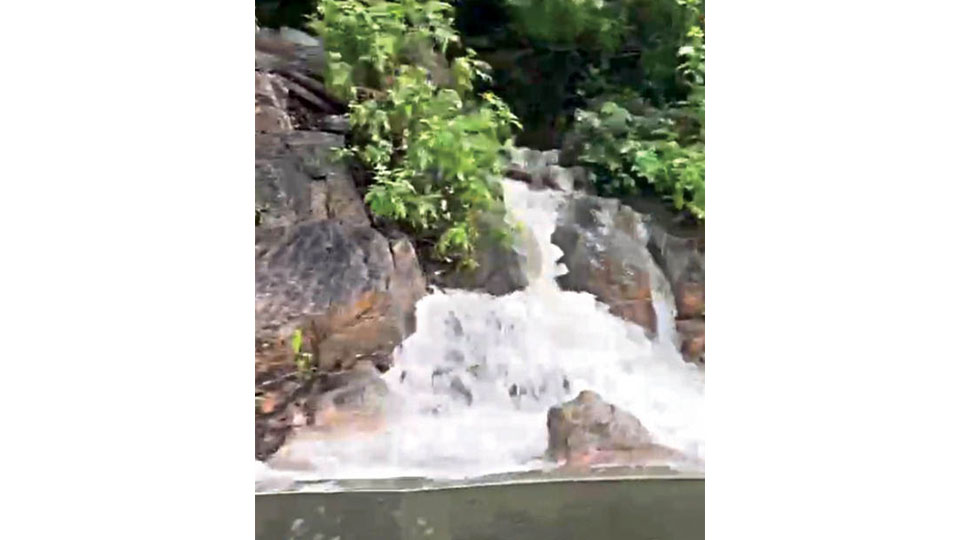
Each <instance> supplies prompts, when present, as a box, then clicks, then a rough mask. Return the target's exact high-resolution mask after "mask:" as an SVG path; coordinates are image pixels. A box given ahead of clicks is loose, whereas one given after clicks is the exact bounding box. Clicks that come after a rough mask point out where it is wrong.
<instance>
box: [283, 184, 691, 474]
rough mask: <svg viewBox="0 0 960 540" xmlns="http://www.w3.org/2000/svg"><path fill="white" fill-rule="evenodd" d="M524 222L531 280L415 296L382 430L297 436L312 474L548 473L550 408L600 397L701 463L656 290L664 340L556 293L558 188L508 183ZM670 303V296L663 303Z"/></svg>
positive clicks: (684, 383)
mask: <svg viewBox="0 0 960 540" xmlns="http://www.w3.org/2000/svg"><path fill="white" fill-rule="evenodd" d="M504 191H505V201H506V204H507V207H508V209H509V211H510V215H511V219H513V220H514V221H515V222H516V223H517V224H519V225H520V228H521V234H520V235H519V237H520V238H519V241H518V246H517V247H518V249H519V250H520V251H521V252H522V253H523V255H524V256H525V257H524V258H525V261H526V269H525V270H526V272H527V276H528V279H529V286H528V287H527V288H526V289H525V290H523V291H517V292H514V293H512V294H509V295H506V296H499V297H495V296H491V295H488V294H483V293H475V292H466V291H446V292H434V293H432V294H430V295H428V296H426V297H424V298H423V299H421V300H420V302H419V303H418V304H417V315H416V316H417V330H416V332H415V333H414V334H413V335H411V336H410V337H409V338H407V339H406V340H405V341H404V342H403V343H402V344H401V345H400V346H399V347H398V348H397V350H396V352H395V358H394V359H395V365H394V367H393V368H392V369H391V370H390V371H388V372H387V373H386V374H385V375H384V379H385V380H386V381H387V384H388V386H389V388H390V394H391V396H390V398H389V411H388V414H387V418H386V422H385V426H384V427H383V428H382V429H380V430H378V431H376V432H372V433H362V434H356V435H353V436H350V437H345V438H337V439H320V440H302V441H296V442H294V443H293V444H294V445H297V448H294V450H295V451H296V452H297V454H298V455H300V456H302V457H306V458H307V459H309V461H310V462H311V464H312V470H311V471H310V472H309V474H307V475H306V476H308V477H310V478H325V479H346V478H389V477H404V476H406V477H409V476H421V477H432V478H458V477H460V478H462V477H474V476H481V475H485V474H493V473H502V472H513V471H521V470H530V469H537V468H542V467H543V466H544V463H542V462H541V461H540V457H541V456H542V455H543V453H544V451H545V449H546V445H547V424H546V418H547V410H548V409H549V408H550V407H551V406H553V405H556V404H559V403H561V402H563V401H566V400H569V399H570V398H572V397H574V396H576V395H577V393H579V392H580V391H581V390H587V389H589V390H593V391H596V392H598V393H599V394H600V395H601V396H603V398H604V399H605V400H607V401H608V402H610V403H613V404H614V405H617V406H618V407H621V408H622V409H625V410H627V411H629V412H631V413H632V414H634V415H635V416H636V417H637V418H639V419H640V420H641V421H642V422H643V424H644V425H645V426H646V427H647V428H648V429H649V430H650V432H651V433H652V434H653V436H654V437H655V439H656V442H658V443H660V444H662V445H665V446H669V447H673V448H676V449H679V450H682V451H684V452H686V453H687V454H688V455H690V456H692V457H694V458H697V459H699V460H702V459H703V454H704V447H703V423H702V422H703V421H702V412H703V375H702V373H701V372H700V371H699V370H698V369H697V368H696V367H695V366H693V365H691V364H688V363H686V362H684V361H683V359H682V358H681V356H680V354H679V353H678V352H677V350H676V346H675V345H674V344H673V343H672V338H671V337H670V336H672V322H673V321H672V314H671V313H670V312H669V310H667V309H665V307H664V306H665V305H667V304H668V302H665V301H663V299H660V301H659V302H656V303H657V304H659V307H658V308H657V311H658V318H659V319H660V320H659V323H660V325H661V326H660V328H662V329H665V331H662V332H661V338H660V339H658V340H650V339H648V338H647V337H646V335H645V334H644V331H643V329H642V328H640V327H638V326H636V325H634V324H632V323H628V322H626V321H624V320H622V319H620V318H618V317H616V316H614V315H611V314H610V313H609V310H608V308H607V307H606V306H604V305H603V304H601V303H599V302H598V301H597V300H596V299H595V298H594V297H593V296H592V295H589V294H586V293H577V292H569V291H562V290H560V288H559V287H558V286H557V284H556V281H555V278H556V277H557V276H559V275H562V273H563V272H564V271H565V269H564V268H563V266H562V265H559V264H557V261H558V260H559V259H560V258H561V256H562V255H563V253H562V252H561V250H560V249H559V248H558V247H557V246H555V245H553V244H552V243H551V242H550V238H551V235H552V234H553V231H554V229H555V226H556V219H557V208H558V205H559V204H560V202H561V200H560V197H561V195H560V194H558V193H557V192H553V191H549V190H545V191H531V190H529V189H528V188H527V186H526V185H525V184H521V183H518V182H513V181H509V180H508V181H505V182H504ZM669 304H672V302H669Z"/></svg>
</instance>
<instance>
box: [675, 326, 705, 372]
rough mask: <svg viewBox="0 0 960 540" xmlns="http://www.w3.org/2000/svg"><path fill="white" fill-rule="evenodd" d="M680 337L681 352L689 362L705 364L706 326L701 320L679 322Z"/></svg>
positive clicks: (678, 331)
mask: <svg viewBox="0 0 960 540" xmlns="http://www.w3.org/2000/svg"><path fill="white" fill-rule="evenodd" d="M677 333H678V334H679V335H680V352H681V353H683V357H684V359H686V360H687V361H688V362H697V363H700V364H703V363H704V361H705V360H704V359H705V349H706V324H705V322H704V320H703V319H702V318H701V319H688V320H682V321H677Z"/></svg>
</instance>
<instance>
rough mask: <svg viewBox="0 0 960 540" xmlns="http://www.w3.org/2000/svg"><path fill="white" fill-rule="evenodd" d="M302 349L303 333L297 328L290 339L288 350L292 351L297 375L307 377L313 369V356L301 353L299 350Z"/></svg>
mask: <svg viewBox="0 0 960 540" xmlns="http://www.w3.org/2000/svg"><path fill="white" fill-rule="evenodd" d="M302 347H303V331H301V330H300V329H299V328H297V329H296V331H294V333H293V336H292V337H291V338H290V348H291V349H292V350H293V360H294V362H295V363H296V365H297V373H299V374H300V376H307V375H309V373H310V371H311V370H312V369H313V355H312V354H310V353H308V352H303V351H302V350H301V348H302Z"/></svg>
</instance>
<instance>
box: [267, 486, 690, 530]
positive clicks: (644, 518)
mask: <svg viewBox="0 0 960 540" xmlns="http://www.w3.org/2000/svg"><path fill="white" fill-rule="evenodd" d="M357 487H359V488H360V490H350V491H338V492H309V491H299V492H288V493H265V494H258V495H257V496H256V497H257V498H256V512H257V515H256V531H257V538H260V539H264V540H267V539H269V540H275V539H286V538H304V539H309V540H321V539H322V540H336V539H337V538H338V537H339V540H354V539H357V540H365V539H371V540H372V539H376V540H394V539H395V540H414V539H416V540H509V539H533V540H565V539H570V540H602V539H619V538H624V539H631V540H695V539H702V538H703V537H704V480H703V478H702V477H700V478H696V477H682V476H674V477H666V476H665V477H607V478H604V477H595V478H591V479H559V480H558V479H549V480H545V481H526V482H522V481H521V482H515V483H511V482H506V483H486V484H472V485H471V484H467V485H461V486H443V487H421V488H415V487H413V486H406V488H405V487H401V486H396V487H399V488H400V489H396V488H384V487H376V486H374V485H369V486H367V487H360V486H357Z"/></svg>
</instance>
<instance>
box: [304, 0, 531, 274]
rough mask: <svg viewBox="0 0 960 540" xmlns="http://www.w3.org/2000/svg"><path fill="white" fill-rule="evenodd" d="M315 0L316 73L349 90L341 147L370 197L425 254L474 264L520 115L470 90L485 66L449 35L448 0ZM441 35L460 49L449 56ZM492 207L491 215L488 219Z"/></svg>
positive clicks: (498, 199) (496, 224)
mask: <svg viewBox="0 0 960 540" xmlns="http://www.w3.org/2000/svg"><path fill="white" fill-rule="evenodd" d="M320 9H321V13H322V16H323V19H322V20H320V21H317V22H316V23H315V24H314V28H315V29H316V30H317V31H318V32H319V33H320V35H321V36H323V38H324V43H325V46H326V48H327V51H328V55H329V60H330V61H329V63H328V70H329V71H328V73H327V84H328V85H329V86H331V88H333V89H334V91H335V92H338V93H339V94H340V95H345V96H349V97H350V98H351V104H350V123H351V127H352V133H353V141H352V142H353V144H352V145H351V147H350V148H349V149H348V150H347V153H348V154H350V155H353V156H354V157H356V158H358V159H359V160H360V161H361V162H362V163H363V164H364V165H365V166H366V167H367V168H368V169H369V170H370V171H371V172H372V175H373V180H374V181H373V185H372V186H371V187H370V188H369V190H368V191H367V194H366V196H365V200H366V202H367V203H368V204H369V205H370V209H371V210H372V211H373V213H374V214H376V215H377V216H380V217H382V218H386V219H390V220H393V221H395V222H397V223H399V224H401V225H403V226H405V227H407V228H409V229H411V230H412V231H413V232H414V233H415V234H416V235H417V237H418V238H419V239H421V240H423V241H426V242H428V243H432V244H433V246H434V252H435V255H436V256H438V257H441V258H444V259H447V260H451V261H457V262H459V263H461V264H465V265H468V266H469V265H472V264H474V258H473V255H474V251H475V246H476V244H477V241H478V239H479V238H480V236H481V235H482V234H485V233H494V234H499V232H498V231H499V230H500V229H502V227H503V225H502V221H503V220H502V214H503V208H502V193H501V192H500V185H499V177H500V176H501V173H502V168H503V166H504V162H505V161H504V150H505V149H506V148H507V147H508V146H509V145H510V144H511V136H512V131H513V129H514V128H519V127H520V124H519V122H518V121H517V118H516V117H515V116H514V115H513V114H512V113H511V112H510V109H509V108H508V107H507V106H506V104H504V103H503V102H502V101H501V100H500V99H499V98H497V97H496V96H495V95H493V94H491V93H483V94H482V95H481V96H479V98H478V97H477V96H475V95H474V92H475V84H476V83H477V81H484V80H487V81H488V80H489V75H488V74H487V69H488V66H486V64H484V63H483V62H481V61H479V60H478V59H477V58H476V53H475V52H474V51H472V50H470V49H467V48H463V47H460V43H459V37H458V35H457V34H456V32H455V31H454V30H453V26H452V24H453V20H452V17H451V15H452V7H451V6H450V5H449V4H447V3H444V2H437V1H422V2H421V1H416V0H399V1H379V2H377V1H371V2H369V5H368V4H367V3H362V2H359V1H357V0H346V1H332V0H327V1H324V2H322V3H321V6H320ZM451 45H456V46H457V47H459V49H460V50H461V51H462V54H460V55H459V56H456V57H453V58H452V59H450V60H448V59H447V56H448V54H449V53H451V52H452V51H451ZM424 65H426V66H428V67H430V68H433V69H428V67H423V66H424ZM361 89H367V90H368V91H361ZM491 215H494V216H500V217H501V219H495V220H494V221H493V225H492V226H491V227H487V226H485V224H487V223H489V219H488V218H489V216H491Z"/></svg>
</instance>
